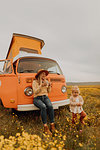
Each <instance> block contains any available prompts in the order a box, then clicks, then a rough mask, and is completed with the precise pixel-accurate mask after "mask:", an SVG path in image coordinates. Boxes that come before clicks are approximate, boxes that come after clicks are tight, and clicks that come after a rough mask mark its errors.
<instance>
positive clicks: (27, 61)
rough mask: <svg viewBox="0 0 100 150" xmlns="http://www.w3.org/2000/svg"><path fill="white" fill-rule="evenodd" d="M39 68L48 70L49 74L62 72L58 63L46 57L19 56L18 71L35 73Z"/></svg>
mask: <svg viewBox="0 0 100 150" xmlns="http://www.w3.org/2000/svg"><path fill="white" fill-rule="evenodd" d="M39 69H45V70H48V71H49V73H51V74H62V71H61V69H60V67H59V65H58V63H57V62H56V61H54V60H52V59H46V58H38V57H37V58H36V57H35V58H33V57H32V58H21V59H20V60H19V64H18V70H17V71H18V73H37V72H38V70H39Z"/></svg>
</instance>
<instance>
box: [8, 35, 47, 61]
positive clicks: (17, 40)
mask: <svg viewBox="0 0 100 150" xmlns="http://www.w3.org/2000/svg"><path fill="white" fill-rule="evenodd" d="M44 44H45V43H44V41H43V40H41V39H38V38H35V37H31V36H27V35H22V34H16V33H13V37H12V40H11V43H10V47H9V50H8V53H7V56H6V59H12V60H13V59H14V58H15V57H16V56H17V55H18V54H19V53H20V52H27V53H35V54H41V49H42V47H43V46H44Z"/></svg>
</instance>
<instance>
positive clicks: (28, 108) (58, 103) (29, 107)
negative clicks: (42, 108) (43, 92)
mask: <svg viewBox="0 0 100 150" xmlns="http://www.w3.org/2000/svg"><path fill="white" fill-rule="evenodd" d="M69 103H70V102H69V99H66V100H60V101H55V102H52V105H53V108H54V109H58V108H59V107H60V106H65V105H68V104H69ZM17 110H18V111H31V110H39V108H37V107H36V106H35V105H34V104H27V105H17Z"/></svg>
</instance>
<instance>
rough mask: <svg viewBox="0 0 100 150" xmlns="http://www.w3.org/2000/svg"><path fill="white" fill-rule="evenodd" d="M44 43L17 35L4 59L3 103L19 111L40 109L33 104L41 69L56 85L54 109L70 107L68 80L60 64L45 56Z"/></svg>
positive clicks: (0, 67)
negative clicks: (45, 71)
mask: <svg viewBox="0 0 100 150" xmlns="http://www.w3.org/2000/svg"><path fill="white" fill-rule="evenodd" d="M43 46H44V41H43V40H40V39H37V38H34V37H30V36H26V35H21V34H13V37H12V41H11V44H10V47H9V50H8V53H7V57H6V59H5V60H0V103H1V104H2V105H3V106H4V107H6V108H14V109H16V110H18V111H29V110H37V109H38V108H37V107H36V106H34V104H33V97H34V93H33V90H32V81H33V79H34V78H35V75H36V73H37V71H38V70H39V69H46V70H48V71H49V75H48V76H47V79H48V80H49V81H51V82H52V90H51V92H50V93H49V98H50V100H51V102H52V104H53V107H54V109H58V108H59V107H60V106H64V105H67V104H69V100H68V99H67V89H66V81H65V77H64V75H63V73H62V71H61V69H60V67H59V65H58V63H57V62H56V61H55V60H53V59H51V58H46V57H43V56H42V55H41V49H42V47H43Z"/></svg>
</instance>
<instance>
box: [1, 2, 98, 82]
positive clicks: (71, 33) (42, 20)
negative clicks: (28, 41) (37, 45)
mask: <svg viewBox="0 0 100 150" xmlns="http://www.w3.org/2000/svg"><path fill="white" fill-rule="evenodd" d="M13 33H20V34H26V35H30V36H33V37H37V38H40V39H43V40H44V41H45V46H44V47H43V50H42V52H43V54H44V55H46V56H49V57H51V58H53V59H56V60H57V62H58V63H59V65H60V67H61V69H62V71H63V73H64V75H65V77H66V81H67V82H69V81H100V0H0V59H5V57H6V54H7V51H8V48H9V45H10V41H11V38H12V34H13Z"/></svg>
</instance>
